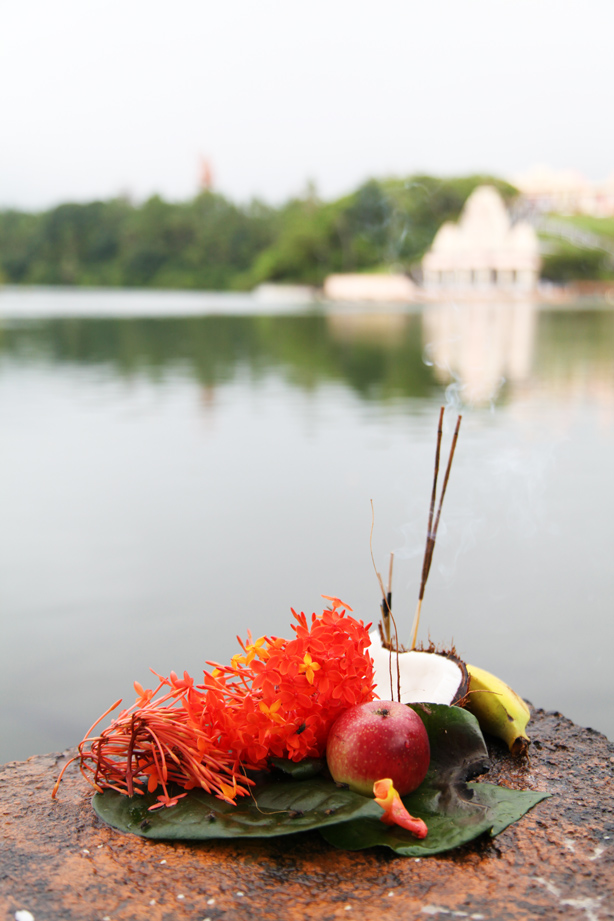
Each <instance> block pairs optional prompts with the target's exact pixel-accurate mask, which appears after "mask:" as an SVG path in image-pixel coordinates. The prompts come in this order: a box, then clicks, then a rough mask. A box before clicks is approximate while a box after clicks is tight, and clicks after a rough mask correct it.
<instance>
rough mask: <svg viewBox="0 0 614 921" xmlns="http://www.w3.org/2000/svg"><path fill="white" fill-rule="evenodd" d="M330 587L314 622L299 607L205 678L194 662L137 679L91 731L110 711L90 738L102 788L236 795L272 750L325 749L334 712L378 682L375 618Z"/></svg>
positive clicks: (87, 771) (168, 801) (298, 755)
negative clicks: (282, 627)
mask: <svg viewBox="0 0 614 921" xmlns="http://www.w3.org/2000/svg"><path fill="white" fill-rule="evenodd" d="M324 597H325V598H327V600H329V601H330V602H331V607H330V608H329V609H326V610H325V611H324V612H323V613H322V614H321V616H319V617H317V616H316V615H315V614H313V615H312V618H311V624H309V623H308V621H307V618H306V617H305V615H304V614H302V613H301V614H297V613H296V612H295V611H294V610H293V611H292V613H293V615H294V617H295V618H296V621H297V624H295V625H293V627H292V629H293V630H294V633H295V637H294V639H292V640H284V639H281V638H279V637H273V638H269V637H260V638H259V639H257V640H256V641H255V642H254V641H252V638H251V635H250V634H249V633H248V639H247V642H246V643H243V642H242V641H241V640H240V639H239V643H240V645H241V650H242V651H241V652H240V653H237V655H235V656H233V658H232V660H231V664H230V665H228V666H223V665H218V664H216V663H214V662H210V663H208V664H209V665H210V666H211V667H212V671H210V672H208V671H205V673H204V683H203V684H202V685H198V686H195V685H194V682H193V680H192V678H190V676H189V675H188V674H187V672H184V676H183V678H181V679H180V678H178V676H177V675H176V674H175V673H174V672H171V674H170V676H169V678H162V677H161V676H159V675H158V676H157V677H158V678H159V679H160V684H159V686H158V687H157V688H156V690H155V691H154V690H144V689H143V688H142V687H141V685H140V684H138V683H137V682H135V690H136V692H137V694H138V698H137V701H136V703H135V704H134V705H133V706H132V707H130V708H129V709H127V710H124V711H122V712H121V713H120V715H119V716H118V717H117V718H116V719H115V720H113V721H112V723H111V725H110V726H109V727H108V729H106V730H104V731H103V732H102V733H101V734H100V735H99V736H97V737H95V738H93V737H91V732H92V731H93V729H94V728H95V727H96V726H97V725H98V723H99V722H101V721H102V720H103V719H104V718H105V717H106V716H107V714H108V713H109V712H111V711H110V710H109V711H107V713H105V714H103V716H102V717H101V718H100V720H98V721H97V723H95V724H94V726H93V727H92V729H91V730H90V732H89V733H88V734H87V735H86V737H85V739H84V740H83V742H82V743H81V744H80V746H79V756H78V757H79V760H80V765H81V771H82V772H83V774H84V776H86V778H87V779H88V780H89V782H90V783H92V785H93V786H94V787H95V788H96V789H97V790H101V789H104V788H111V789H114V790H118V791H119V792H121V793H128V794H129V795H132V794H133V793H143V792H144V789H145V787H146V789H147V790H149V791H150V792H153V791H155V790H157V789H158V788H160V787H161V788H162V794H161V795H159V796H158V803H157V804H156V805H155V806H153V807H151V808H158V807H160V806H171V805H173V804H174V803H176V802H177V799H178V798H179V797H180V796H185V793H182V794H179V796H176V795H175V796H173V795H172V794H171V792H170V791H169V784H171V783H176V784H178V785H180V786H181V787H182V788H183V789H184V790H190V789H193V788H195V787H201V788H202V789H204V790H205V791H207V792H208V793H213V794H215V795H216V796H218V797H219V798H220V799H223V800H226V801H227V802H230V803H233V804H234V802H235V800H236V797H237V796H244V795H245V794H246V793H248V792H249V787H250V786H251V785H252V784H253V780H252V779H251V778H250V776H249V773H248V772H250V771H255V770H262V769H266V768H267V767H268V759H269V758H270V757H271V756H277V757H285V758H290V759H292V760H293V761H300V760H301V759H303V758H306V757H309V756H316V757H317V756H319V755H323V754H324V751H325V748H326V739H327V736H328V732H329V729H330V727H331V725H332V723H333V722H334V720H335V719H336V718H337V716H338V715H339V714H340V713H341V712H342V711H343V710H345V709H347V708H348V707H351V706H353V705H355V704H359V703H364V702H366V701H369V700H372V699H373V696H374V694H373V689H374V684H375V683H374V678H373V662H372V659H371V657H370V656H369V654H368V653H367V652H366V650H367V647H368V646H369V644H370V640H369V635H368V627H369V626H370V625H368V626H367V627H365V626H364V625H363V623H362V621H358V620H355V619H354V618H353V617H351V616H349V615H347V614H346V609H347V610H351V608H348V607H347V605H344V604H343V602H341V601H340V600H339V599H338V598H329V596H326V595H325V596H324ZM163 688H168V690H167V691H166V693H163V694H162V696H161V697H157V694H158V693H159V692H160V691H161V690H162V689H163ZM119 703H120V701H118V703H117V704H116V705H115V706H118V704H119ZM113 709H115V707H112V708H111V710H113ZM60 779H61V775H60ZM58 784H59V780H58ZM56 790H57V784H56ZM54 793H55V791H54Z"/></svg>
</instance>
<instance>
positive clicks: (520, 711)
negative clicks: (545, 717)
mask: <svg viewBox="0 0 614 921" xmlns="http://www.w3.org/2000/svg"><path fill="white" fill-rule="evenodd" d="M467 671H468V672H469V695H468V702H467V704H466V707H467V710H470V711H471V713H473V715H474V716H475V717H477V720H478V722H479V724H480V728H481V729H483V730H484V732H488V733H490V735H493V736H497V737H498V738H499V739H503V741H504V742H507V745H508V747H509V750H510V751H511V753H512V754H513V755H524V753H525V752H526V750H527V748H528V745H529V737H528V735H527V734H526V731H525V730H526V727H527V723H528V722H529V720H530V718H531V711H530V710H529V708H528V706H527V705H526V703H525V702H524V700H523V699H522V697H519V696H518V694H517V693H516V691H513V690H512V689H511V687H509V685H507V684H505V682H503V681H501V679H500V678H497V677H495V675H491V674H490V672H486V671H484V669H483V668H477V667H476V666H475V665H468V666H467Z"/></svg>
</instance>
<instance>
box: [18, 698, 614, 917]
mask: <svg viewBox="0 0 614 921" xmlns="http://www.w3.org/2000/svg"><path fill="white" fill-rule="evenodd" d="M530 730H531V736H532V739H533V745H532V749H531V758H530V760H529V761H526V762H522V763H517V762H514V761H513V760H512V759H511V758H510V756H509V755H508V754H507V752H506V751H504V749H503V748H502V747H500V746H499V745H498V744H496V743H494V744H493V745H492V747H491V754H492V757H493V767H492V769H491V771H490V774H489V775H487V776H486V777H485V778H484V779H487V780H491V781H494V782H498V783H503V784H505V785H507V786H510V787H516V788H522V789H537V790H546V791H548V792H550V793H552V794H553V796H552V798H551V799H549V800H546V801H544V802H542V803H540V804H539V805H538V806H536V807H535V809H533V810H532V811H531V812H529V814H528V815H526V816H525V817H524V818H523V819H521V820H520V822H518V823H516V824H515V825H513V826H512V827H511V828H508V829H507V830H506V831H505V832H503V833H502V834H501V835H499V836H498V837H497V838H494V839H492V840H491V839H482V840H480V841H478V842H475V843H473V844H471V845H466V846H464V847H462V848H459V849H458V850H456V851H452V852H450V853H449V854H444V855H441V856H439V857H429V858H426V859H422V860H420V861H416V860H414V859H411V858H410V859H407V858H401V857H397V856H395V855H394V854H393V853H392V852H389V851H386V850H384V849H372V850H369V851H363V852H359V853H350V852H345V851H338V850H335V849H334V848H332V847H330V846H329V845H327V844H326V843H325V842H324V841H323V840H322V839H321V838H320V837H319V835H318V834H317V833H315V832H314V833H308V834H303V835H300V836H297V837H296V838H293V839H291V840H290V839H288V838H284V839H276V840H268V841H264V842H255V841H254V840H251V841H245V842H232V841H220V842H215V843H207V844H202V845H186V844H181V843H175V844H166V843H160V842H154V841H147V840H144V839H141V838H136V837H132V836H128V835H123V834H121V833H119V832H116V831H114V830H113V829H111V828H108V827H107V826H105V825H104V824H103V823H102V822H101V821H100V820H99V819H98V818H97V817H96V816H95V814H94V812H93V810H92V808H91V806H90V788H89V787H88V785H87V784H86V783H85V781H84V780H83V779H82V778H81V775H80V774H79V771H78V768H77V766H76V765H74V766H72V767H71V768H69V770H68V771H67V773H66V775H65V778H64V782H63V783H62V786H61V788H60V792H59V797H58V799H57V800H51V799H50V793H51V789H52V787H53V784H54V781H55V778H56V777H57V774H58V771H59V769H60V768H61V766H62V765H63V764H64V763H65V761H66V759H67V758H68V757H70V755H71V754H72V752H64V753H62V754H53V755H37V756H35V757H33V758H30V759H28V761H25V762H12V763H9V764H6V765H4V766H2V767H0V826H1V828H2V837H1V839H0V910H1V915H0V917H1V918H2V919H3V921H4V919H7V921H8V919H13V918H14V914H15V912H16V911H18V910H19V909H21V910H24V909H26V910H28V911H29V912H31V914H32V915H33V916H34V918H35V921H60V919H61V921H105V919H109V921H133V919H148V921H175V919H177V921H181V919H184V918H185V919H193V921H204V919H207V918H209V919H211V921H293V919H311V918H313V919H319V921H332V919H339V918H345V919H347V921H351V919H352V918H360V919H367V921H380V919H382V921H401V919H403V921H408V919H413V918H420V919H427V918H429V917H440V918H441V919H442V921H445V919H446V918H466V919H473V921H508V919H510V921H511V919H533V918H541V917H544V918H546V917H547V918H548V919H556V918H565V919H569V921H574V919H578V921H606V919H611V918H614V796H613V787H612V775H613V773H614V745H613V744H612V743H610V742H609V741H608V740H607V739H606V738H605V736H603V735H601V734H599V733H597V732H594V731H593V730H591V729H581V728H579V727H578V726H575V725H574V724H573V723H571V722H570V721H569V720H567V719H565V718H564V717H562V716H561V715H560V714H559V713H546V712H544V711H543V710H537V711H535V713H534V718H533V721H532V723H531V724H530Z"/></svg>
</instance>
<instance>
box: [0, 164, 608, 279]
mask: <svg viewBox="0 0 614 921" xmlns="http://www.w3.org/2000/svg"><path fill="white" fill-rule="evenodd" d="M483 183H490V184H493V185H495V186H496V187H497V188H498V189H499V191H500V192H501V194H502V195H503V197H504V198H505V199H506V201H507V202H508V203H511V202H512V201H513V199H514V197H515V196H516V194H517V192H516V190H515V189H514V188H513V187H512V186H510V185H508V184H507V183H505V182H503V181H502V180H499V179H496V178H493V177H489V176H469V177H462V178H450V179H441V178H436V177H433V176H426V175H416V176H411V177H409V178H407V179H389V180H382V181H378V180H370V181H368V182H366V183H364V184H363V185H361V186H360V188H358V189H357V190H355V191H354V192H352V193H351V194H349V195H346V196H343V197H342V198H339V199H337V200H335V201H329V202H325V201H322V200H320V199H319V198H318V196H317V195H316V194H315V192H314V191H313V190H308V191H307V192H306V193H305V194H304V195H303V196H300V197H297V198H293V199H291V200H290V201H288V202H286V203H285V204H283V205H281V206H280V207H277V208H276V207H272V206H270V205H267V204H265V203H263V202H261V201H257V200H254V201H252V202H250V203H248V204H246V205H241V204H237V203H235V202H232V201H231V200H230V199H228V198H227V197H225V196H223V195H221V194H219V193H217V192H211V191H204V192H202V193H200V194H199V195H197V196H196V197H194V198H193V199H191V200H189V201H185V202H169V201H164V200H163V199H162V198H160V197H159V196H157V195H156V196H153V197H152V198H150V199H148V200H147V201H145V202H144V203H139V204H136V203H133V202H130V201H129V200H127V199H124V198H116V199H112V200H110V201H95V202H90V203H86V204H75V203H71V204H62V205H59V206H57V207H55V208H52V209H50V210H48V211H44V212H40V213H29V212H23V211H17V210H5V211H1V212H0V278H1V279H2V280H3V281H4V282H6V283H10V284H34V285H90V286H116V287H152V288H192V289H204V290H250V289H251V288H253V287H255V286H256V285H258V284H260V283H262V282H267V281H273V282H295V283H297V282H298V283H304V284H311V285H320V284H321V283H322V282H323V280H324V278H325V277H326V276H327V275H328V274H330V273H331V272H356V271H358V272H360V271H368V270H370V271H379V270H382V271H383V270H386V269H389V268H391V267H394V268H397V269H398V270H401V271H407V272H412V271H413V270H415V269H417V268H418V267H419V264H420V260H421V258H422V256H423V255H424V253H425V252H426V251H427V249H428V248H429V246H430V244H431V242H432V240H433V237H434V236H435V233H436V232H437V230H438V228H439V227H440V225H441V224H442V223H443V222H444V221H446V220H456V219H457V218H458V216H459V214H460V211H461V209H462V206H463V204H464V203H465V201H466V199H467V197H468V195H469V194H470V193H471V192H472V191H473V189H474V188H475V187H476V186H477V185H481V184H483ZM552 261H553V266H554V268H555V271H554V274H553V273H552V272H551V273H550V274H548V270H547V266H546V272H545V274H546V277H551V278H552V279H553V280H557V273H558V274H559V275H560V274H561V272H562V273H565V272H567V273H568V274H569V271H568V261H569V260H568V261H567V262H565V260H563V262H564V265H562V266H560V265H559V264H558V263H557V262H556V259H555V260H552ZM577 261H578V260H577V259H576V262H577ZM559 262H560V260H559ZM574 271H575V272H576V274H577V273H578V271H579V273H580V274H579V277H593V276H592V275H591V274H590V273H589V275H588V276H586V275H585V276H583V275H582V266H581V265H580V267H579V269H578V268H577V267H575V268H574ZM594 271H595V266H592V264H591V267H590V272H592V273H594ZM572 274H573V272H572Z"/></svg>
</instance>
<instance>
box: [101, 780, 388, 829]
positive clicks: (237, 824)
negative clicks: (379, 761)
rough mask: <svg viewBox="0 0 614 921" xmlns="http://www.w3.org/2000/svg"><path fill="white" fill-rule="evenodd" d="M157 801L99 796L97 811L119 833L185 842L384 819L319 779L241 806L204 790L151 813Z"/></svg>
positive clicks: (371, 805) (370, 803)
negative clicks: (351, 821) (352, 821)
mask: <svg viewBox="0 0 614 921" xmlns="http://www.w3.org/2000/svg"><path fill="white" fill-rule="evenodd" d="M156 801H157V800H156V796H155V795H154V794H149V795H145V796H133V797H129V796H124V795H122V794H120V793H116V792H115V791H114V790H105V792H104V793H96V794H95V796H94V798H93V806H94V809H95V810H96V813H97V814H98V815H99V816H100V818H101V819H103V820H104V821H105V822H107V823H108V824H109V825H112V826H113V827H114V828H119V829H121V830H122V831H128V832H132V833H133V834H136V835H142V836H143V837H145V838H161V839H166V840H170V839H182V840H184V841H189V840H192V841H204V840H206V839H210V838H241V837H244V836H246V835H249V836H253V837H258V838H269V837H271V836H273V835H292V834H295V833H296V832H299V831H308V830H310V829H313V828H321V827H324V826H326V825H329V824H332V823H343V822H347V821H349V820H350V819H356V818H368V817H374V818H375V819H378V817H379V816H380V815H381V813H382V811H381V809H380V807H379V806H378V805H377V803H376V802H375V801H374V800H372V799H368V798H367V797H365V796H360V794H358V793H352V792H351V791H350V790H347V789H344V788H340V787H338V786H337V785H336V784H335V783H333V781H331V780H325V779H324V778H320V777H317V778H312V779H310V780H301V781H285V782H280V783H267V784H264V785H262V786H260V787H257V788H254V798H252V797H244V798H242V799H241V800H239V801H238V803H237V805H236V806H231V805H230V804H229V803H225V802H223V801H222V800H219V799H217V798H216V797H214V796H209V795H208V794H207V793H205V792H204V791H203V790H191V791H190V792H189V793H188V795H187V796H185V797H183V798H182V799H180V800H179V802H178V803H177V804H176V805H175V806H170V807H168V808H167V807H163V808H162V809H157V810H156V811H155V812H149V811H148V809H149V806H152V805H153V804H154V803H156Z"/></svg>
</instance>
